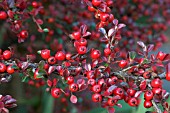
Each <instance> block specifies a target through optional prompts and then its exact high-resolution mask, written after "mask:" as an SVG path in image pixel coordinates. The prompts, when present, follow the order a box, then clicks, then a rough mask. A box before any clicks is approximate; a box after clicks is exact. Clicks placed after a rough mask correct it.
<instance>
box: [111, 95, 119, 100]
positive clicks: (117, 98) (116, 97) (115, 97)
mask: <svg viewBox="0 0 170 113" xmlns="http://www.w3.org/2000/svg"><path fill="white" fill-rule="evenodd" d="M112 99H113V100H119V99H121V97H120V96H119V95H116V96H114V97H113V98H112Z"/></svg>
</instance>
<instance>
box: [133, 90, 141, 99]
mask: <svg viewBox="0 0 170 113" xmlns="http://www.w3.org/2000/svg"><path fill="white" fill-rule="evenodd" d="M141 93H142V91H137V92H136V93H135V96H134V97H136V98H138V97H139V96H140V95H141Z"/></svg>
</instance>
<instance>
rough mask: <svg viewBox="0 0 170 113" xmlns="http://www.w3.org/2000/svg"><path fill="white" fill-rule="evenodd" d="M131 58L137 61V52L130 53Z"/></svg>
mask: <svg viewBox="0 0 170 113" xmlns="http://www.w3.org/2000/svg"><path fill="white" fill-rule="evenodd" d="M129 57H130V59H132V60H133V59H135V57H136V52H135V51H131V52H129Z"/></svg>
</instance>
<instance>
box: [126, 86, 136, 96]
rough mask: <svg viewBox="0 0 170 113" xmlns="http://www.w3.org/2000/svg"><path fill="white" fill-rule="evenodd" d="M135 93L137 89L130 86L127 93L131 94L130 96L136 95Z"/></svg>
mask: <svg viewBox="0 0 170 113" xmlns="http://www.w3.org/2000/svg"><path fill="white" fill-rule="evenodd" d="M135 93H136V90H134V89H132V88H129V89H128V90H127V94H128V95H129V96H132V97H133V96H134V95H135Z"/></svg>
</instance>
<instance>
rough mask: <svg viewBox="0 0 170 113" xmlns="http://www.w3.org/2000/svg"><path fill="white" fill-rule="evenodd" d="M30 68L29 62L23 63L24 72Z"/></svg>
mask: <svg viewBox="0 0 170 113" xmlns="http://www.w3.org/2000/svg"><path fill="white" fill-rule="evenodd" d="M28 66H29V63H28V62H23V63H22V66H21V68H22V69H23V70H25V69H27V67H28Z"/></svg>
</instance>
